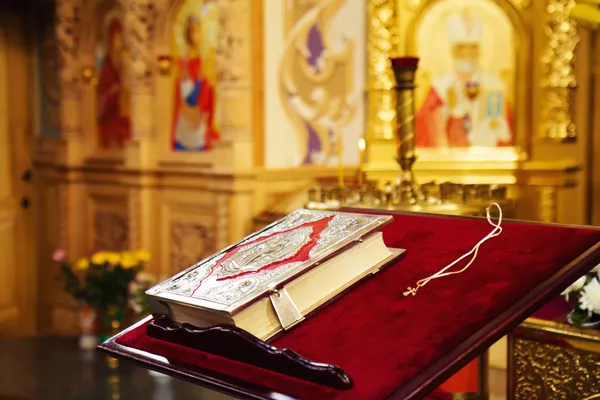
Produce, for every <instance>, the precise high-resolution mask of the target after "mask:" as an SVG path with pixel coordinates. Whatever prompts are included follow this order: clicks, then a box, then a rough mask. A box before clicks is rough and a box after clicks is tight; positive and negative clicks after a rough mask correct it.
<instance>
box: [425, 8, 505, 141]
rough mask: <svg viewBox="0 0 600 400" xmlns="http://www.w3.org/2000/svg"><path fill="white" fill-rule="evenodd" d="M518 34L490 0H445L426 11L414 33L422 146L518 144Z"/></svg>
mask: <svg viewBox="0 0 600 400" xmlns="http://www.w3.org/2000/svg"><path fill="white" fill-rule="evenodd" d="M513 35H514V34H513V27H512V24H511V22H510V20H509V18H508V17H507V16H506V14H505V13H504V11H503V10H502V9H501V8H500V7H498V6H497V5H496V4H495V3H494V2H492V1H489V0H485V1H481V0H452V1H450V0H443V1H440V2H438V3H436V4H435V5H433V6H432V7H430V8H429V9H428V10H427V11H426V14H425V15H424V16H423V17H422V20H421V22H420V24H419V25H418V30H417V33H416V45H417V54H418V55H419V57H420V58H421V67H420V68H421V69H422V71H421V75H420V76H419V77H418V78H417V79H418V82H417V84H418V85H419V86H420V87H421V92H418V96H417V101H418V102H419V98H420V103H421V104H420V106H418V109H417V114H416V134H417V136H416V143H417V146H418V147H425V148H449V147H452V148H456V147H462V148H465V147H485V148H490V147H491V148H494V147H502V146H512V145H513V143H514V121H513V93H514V86H515V82H514V70H515V55H516V51H515V44H514V36H513Z"/></svg>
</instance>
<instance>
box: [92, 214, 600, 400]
mask: <svg viewBox="0 0 600 400" xmlns="http://www.w3.org/2000/svg"><path fill="white" fill-rule="evenodd" d="M344 211H353V212H369V213H381V214H384V213H386V214H387V213H389V214H392V215H394V222H393V223H392V224H390V225H388V226H387V227H385V228H384V230H383V232H384V239H385V241H386V244H387V245H388V246H390V247H398V248H404V249H406V250H407V253H406V256H405V257H404V258H402V259H401V260H399V261H398V262H396V263H395V264H393V265H391V266H389V267H388V268H386V269H385V270H383V271H382V272H380V273H378V274H377V275H375V276H373V277H372V278H371V279H368V280H366V281H364V282H363V283H361V284H360V285H358V286H357V287H355V288H353V289H352V290H351V291H350V292H349V293H347V294H345V295H344V296H342V297H340V298H339V299H337V300H336V301H334V302H333V303H331V304H330V305H328V306H327V307H326V308H325V309H323V310H322V311H319V312H318V313H316V314H315V315H314V316H312V317H311V318H309V319H307V320H305V321H304V322H302V323H301V324H299V325H297V326H296V327H295V328H293V329H292V330H290V331H287V332H286V333H285V334H284V335H282V336H281V337H279V338H277V339H276V340H275V341H273V342H272V343H271V345H273V346H275V347H277V348H280V349H283V348H287V349H292V350H294V351H295V352H297V353H299V354H300V355H302V357H305V358H307V359H309V360H312V361H315V362H320V363H326V364H333V365H335V366H338V367H340V368H341V369H343V370H344V371H346V372H347V373H348V374H349V375H350V377H351V378H352V380H353V386H352V387H351V388H349V389H335V388H332V387H330V386H324V385H319V384H315V383H313V382H308V381H306V380H302V379H297V378H291V377H289V376H286V375H283V374H280V373H275V372H271V371H268V370H265V369H263V368H258V367H256V366H253V365H249V364H246V363H241V362H238V361H233V360H231V359H227V358H223V357H219V356H215V355H214V354H210V353H208V352H202V351H198V350H192V349H190V348H187V347H184V346H180V345H177V344H174V343H170V342H167V341H164V340H158V339H155V338H153V337H150V336H148V334H147V332H146V325H147V323H148V321H142V322H141V323H139V324H138V325H136V326H133V327H131V328H129V329H128V330H126V331H124V332H122V333H120V334H119V335H117V336H115V337H113V338H112V339H110V340H109V341H108V342H106V343H104V344H102V345H101V346H100V347H101V349H103V350H104V351H106V352H108V353H109V354H111V355H113V356H116V357H122V358H127V359H133V360H136V361H138V362H141V363H143V364H144V365H145V366H147V367H148V368H151V369H155V370H158V371H161V372H165V373H167V374H171V375H174V376H178V377H181V378H184V379H188V380H192V381H193V382H196V383H197V384H199V385H202V386H206V387H211V388H213V389H216V390H219V391H222V392H225V393H229V394H231V395H233V396H239V397H242V398H253V399H291V398H300V399H336V400H337V399H383V398H393V399H403V400H406V399H423V398H427V396H436V395H435V394H432V393H434V392H435V390H436V388H437V387H438V386H439V385H440V384H441V383H442V382H444V381H445V380H446V379H447V378H448V377H450V376H451V375H452V374H454V373H455V372H456V371H458V370H459V369H460V368H461V367H463V366H464V365H466V364H467V363H468V362H469V361H471V360H472V359H473V358H475V357H476V356H478V355H479V354H480V353H481V352H482V351H484V350H485V349H486V348H488V347H489V346H490V345H491V344H493V343H494V342H496V341H497V340H498V339H500V338H501V337H502V336H504V335H506V334H508V333H509V332H511V330H512V329H513V328H515V327H517V326H518V325H519V324H520V323H521V322H522V321H524V320H525V319H526V318H527V317H529V316H531V315H532V314H533V313H534V312H535V311H536V310H538V309H539V308H541V307H542V306H543V305H544V304H545V303H547V302H548V301H549V300H551V299H553V298H555V297H556V296H557V295H558V294H559V293H560V292H561V291H562V290H564V289H565V288H566V287H567V286H569V285H570V284H571V283H572V282H574V281H575V280H577V278H579V277H580V276H581V275H583V274H584V273H586V272H587V271H589V270H591V269H592V268H594V267H595V266H596V265H597V264H599V263H600V230H598V229H594V228H589V227H570V226H561V225H548V224H538V223H526V222H513V221H506V222H503V224H502V226H503V228H504V231H503V233H502V234H501V235H500V236H499V237H497V238H494V239H493V240H490V241H488V242H485V243H484V244H483V245H482V247H481V249H480V251H479V255H478V257H477V259H476V261H475V263H474V264H473V265H472V266H471V267H470V268H469V269H468V270H467V271H466V272H464V273H462V274H460V275H455V276H450V277H446V278H442V279H435V280H433V281H431V282H430V283H429V284H427V286H425V287H423V288H422V289H420V290H419V292H418V293H417V294H416V296H408V297H405V296H404V295H403V292H404V291H405V290H406V289H407V287H408V286H414V285H415V283H416V282H417V281H418V280H420V279H422V278H425V277H428V276H430V275H431V274H433V273H435V272H437V271H438V270H440V269H441V268H443V267H444V266H446V265H447V264H449V263H450V262H452V261H453V260H455V259H456V258H458V257H460V256H461V255H463V254H464V253H466V252H468V251H469V250H470V249H471V248H472V247H473V246H474V244H475V243H477V242H478V241H479V240H480V239H481V238H483V237H484V236H485V235H487V234H488V233H489V232H490V230H491V227H490V225H489V224H488V223H487V221H486V220H485V219H482V218H473V217H451V216H437V215H426V214H412V213H401V212H385V211H365V210H344ZM459 268H460V267H459ZM440 396H442V395H440ZM431 398H443V397H431Z"/></svg>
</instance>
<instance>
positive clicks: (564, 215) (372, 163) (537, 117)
mask: <svg viewBox="0 0 600 400" xmlns="http://www.w3.org/2000/svg"><path fill="white" fill-rule="evenodd" d="M490 1H493V2H494V3H495V4H497V5H498V6H499V7H500V8H501V9H502V10H503V12H504V13H505V14H506V16H507V17H508V19H509V20H510V21H511V23H512V24H513V27H514V32H515V35H516V38H515V43H516V46H517V47H516V81H517V86H516V89H515V93H514V101H515V132H516V141H515V147H513V148H496V149H489V150H485V151H471V150H469V151H465V150H460V149H446V150H444V151H439V150H437V149H424V148H417V162H416V163H415V166H414V172H415V174H416V176H417V179H418V180H419V181H420V182H429V181H437V182H445V181H452V182H457V183H461V184H484V183H492V184H499V185H509V192H510V194H511V196H517V200H518V201H517V205H518V207H517V216H518V217H519V218H525V219H543V220H546V221H550V220H552V221H555V222H556V221H558V222H572V223H584V222H585V216H584V213H583V212H579V213H578V212H576V211H574V210H573V209H572V208H571V209H569V208H568V207H565V203H564V201H565V199H566V197H565V196H564V195H563V194H564V193H571V194H574V193H575V194H576V196H578V197H581V196H584V192H585V187H584V184H585V180H584V177H585V172H581V168H582V166H583V161H584V158H585V156H584V154H585V150H584V145H577V146H571V147H570V148H568V149H566V148H562V150H561V149H559V148H558V147H551V146H548V145H546V144H543V143H542V142H540V141H539V137H540V136H539V134H535V133H534V132H536V131H537V132H540V129H546V130H547V129H549V127H554V128H551V129H554V131H556V130H557V129H558V128H556V127H558V126H559V125H560V124H562V125H564V126H574V125H573V124H574V122H575V120H576V119H577V118H579V119H585V118H586V117H585V115H589V110H587V108H588V106H587V104H588V103H589V101H590V99H589V96H587V94H585V93H581V96H579V94H578V96H579V97H578V98H577V99H574V101H575V102H577V103H578V104H579V103H581V104H582V107H579V108H577V111H578V113H579V115H576V114H575V108H574V107H573V102H571V103H568V102H561V103H560V104H558V103H556V102H554V103H553V107H554V108H553V109H552V112H544V110H545V109H547V105H548V104H550V103H549V102H548V101H547V100H548V96H547V94H548V93H549V92H548V91H544V90H542V88H541V87H540V86H538V85H536V84H535V82H537V81H541V80H542V78H544V79H543V80H544V82H552V83H553V84H555V83H556V76H558V74H563V75H564V78H563V79H562V80H560V81H559V82H560V84H561V85H562V86H565V85H567V83H569V85H571V86H572V85H573V83H574V80H575V75H576V74H579V75H580V76H585V75H584V74H585V72H584V71H586V68H585V67H582V66H581V65H579V66H578V68H579V71H577V70H576V69H573V60H574V59H575V54H577V57H579V58H578V60H580V64H581V63H583V64H585V60H586V58H589V53H586V52H587V50H586V49H583V48H582V49H579V48H578V49H575V45H576V44H577V40H578V37H579V32H578V31H577V30H576V29H575V25H574V23H573V22H572V20H571V19H570V18H568V4H567V3H568V1H567V0H556V1H555V0H548V1H547V2H537V3H534V2H531V1H529V0H490ZM438 2H439V0H396V1H394V2H391V1H371V2H369V9H368V12H369V23H370V24H369V33H368V35H369V45H368V48H367V60H368V69H367V72H368V76H367V81H368V82H369V85H368V93H367V97H368V99H369V104H368V109H369V110H371V111H370V112H369V114H368V118H369V120H368V122H367V133H368V135H367V159H368V162H367V163H366V165H365V166H364V170H365V172H366V175H367V177H368V179H373V180H378V181H394V180H396V179H397V178H398V176H399V168H398V166H397V164H396V161H395V160H394V158H395V143H394V142H393V140H392V139H393V136H392V134H391V132H393V126H394V123H395V120H396V115H395V110H394V99H393V98H392V95H391V94H390V91H389V90H387V91H385V90H384V91H383V92H385V93H387V97H385V96H384V95H382V94H381V93H382V90H381V89H382V88H383V89H390V88H391V85H390V86H386V85H388V84H389V83H390V80H389V77H390V75H389V74H390V73H391V68H390V66H389V63H387V64H386V63H384V62H382V60H383V59H384V58H385V56H386V55H387V56H389V55H390V54H394V53H396V55H399V56H400V55H415V32H416V27H417V24H418V23H419V21H420V20H421V19H422V18H423V15H424V13H425V12H427V10H428V9H429V8H430V7H432V6H433V5H435V4H437V3H438ZM392 3H394V5H395V7H394V6H393V5H392ZM563 3H564V4H563ZM396 10H398V11H396ZM540 13H545V14H546V17H547V18H534V17H535V16H536V15H538V14H540ZM373 16H383V17H382V18H376V17H373ZM561 18H562V19H561ZM393 21H396V23H395V26H394V23H393ZM556 21H560V22H561V24H562V25H556ZM563 22H564V24H563ZM386 24H387V25H386ZM556 26H558V27H559V28H555V27H556ZM560 29H565V32H564V33H561V32H562V31H561V30H560ZM546 34H548V35H550V36H549V37H546ZM544 53H545V54H546V58H545V59H544V60H542V58H541V56H542V54H544ZM536 56H537V57H540V58H538V59H537V60H536V59H535V57H536ZM532 57H533V58H532ZM545 61H549V62H551V63H553V66H554V67H555V68H553V69H544V62H545ZM382 68H383V70H382ZM589 73H590V71H589V68H587V74H588V75H589ZM565 82H566V83H565ZM563 83H564V85H563ZM546 86H547V85H546ZM567 86H568V85H567ZM568 90H569V91H571V89H568ZM552 91H553V92H552V93H554V94H555V93H556V91H555V90H554V89H552ZM559 106H560V107H559ZM558 118H560V119H561V121H562V122H560V123H559V122H557V119H558ZM587 118H589V117H587ZM542 127H544V128H542ZM382 132H389V134H385V133H382ZM577 133H578V135H580V136H582V140H586V139H585V137H586V136H587V135H588V133H587V132H585V124H584V125H583V126H581V127H580V129H579V130H578V131H577ZM557 146H565V145H562V144H557ZM467 171H468V172H467ZM573 186H577V189H572V188H573ZM533 187H535V190H532V189H533ZM520 196H527V198H521V197H520Z"/></svg>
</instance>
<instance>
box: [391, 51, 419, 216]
mask: <svg viewBox="0 0 600 400" xmlns="http://www.w3.org/2000/svg"><path fill="white" fill-rule="evenodd" d="M391 64H392V70H393V71H394V78H395V79H396V88H395V89H396V144H397V150H396V154H397V158H396V160H397V161H398V163H399V164H400V168H401V175H400V180H399V182H398V190H399V193H398V195H399V196H400V198H401V201H402V202H403V203H409V204H415V203H416V202H417V200H418V199H417V193H418V189H417V182H416V181H415V177H414V174H413V164H414V163H415V161H416V160H417V157H416V155H415V94H414V90H415V74H416V72H417V66H418V64H419V59H418V58H416V57H396V58H392V59H391Z"/></svg>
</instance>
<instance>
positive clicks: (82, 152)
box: [0, 0, 600, 399]
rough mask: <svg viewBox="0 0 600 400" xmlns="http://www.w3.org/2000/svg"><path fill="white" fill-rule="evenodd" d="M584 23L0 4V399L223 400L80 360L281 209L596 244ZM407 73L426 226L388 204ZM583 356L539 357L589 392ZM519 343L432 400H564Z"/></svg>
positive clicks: (299, 6) (434, 8) (541, 4)
mask: <svg viewBox="0 0 600 400" xmlns="http://www.w3.org/2000/svg"><path fill="white" fill-rule="evenodd" d="M599 14H600V9H599V8H598V2H596V1H594V0H587V1H584V0H581V1H579V0H578V1H574V0H539V1H533V0H288V1H283V0H85V1H84V0H28V1H24V0H23V1H8V0H4V1H2V4H1V5H0V399H67V398H68V399H105V398H106V399H109V398H111V399H117V398H121V399H134V398H135V399H139V398H157V399H159V398H160V399H169V398H173V399H188V398H189V399H196V398H198V399H220V398H226V397H225V396H224V395H220V394H218V393H216V392H209V391H208V390H205V389H202V388H198V387H195V386H193V385H191V384H188V383H184V382H183V381H178V380H176V379H174V378H169V377H166V376H164V375H160V374H154V373H149V372H148V371H146V370H144V369H142V368H140V367H135V366H133V365H130V364H127V363H124V362H121V363H117V362H116V361H114V360H109V359H106V358H105V357H104V356H102V355H101V354H98V353H95V352H94V351H91V350H86V349H89V348H92V347H93V345H94V344H95V343H97V341H98V340H102V338H103V337H105V336H103V335H106V334H109V333H110V332H111V331H114V329H116V328H123V327H125V326H126V325H128V324H130V323H132V322H133V321H135V320H136V319H139V318H140V317H141V315H143V314H144V312H146V311H145V310H144V307H143V297H142V299H141V300H139V301H138V302H137V303H136V301H135V299H134V297H135V296H136V295H137V294H139V293H141V292H143V288H144V287H145V286H144V285H148V284H151V282H156V281H157V280H161V279H165V278H167V277H169V276H171V275H173V274H175V273H177V272H179V271H181V270H183V269H185V268H187V267H189V266H191V265H192V264H194V263H196V262H197V261H199V260H201V259H203V258H205V257H208V256H209V255H211V254H213V253H214V252H216V251H217V250H219V249H221V248H223V247H225V246H227V245H229V244H231V243H233V242H235V241H237V240H239V239H241V238H242V237H244V236H245V235H247V234H249V233H251V232H252V231H254V230H256V229H258V228H259V227H262V226H265V225H266V224H268V223H270V222H272V221H274V220H276V219H277V218H279V217H280V216H283V215H285V214H287V213H289V212H291V211H293V210H295V209H297V208H301V207H315V208H336V207H337V206H339V205H344V204H350V205H353V206H359V207H377V208H392V209H399V210H408V211H416V212H420V211H424V212H434V213H435V212H441V213H444V214H456V215H479V216H481V215H485V213H484V210H485V205H487V204H489V203H490V202H491V201H492V200H495V201H498V202H501V203H502V204H503V206H505V207H506V212H507V213H508V214H509V216H510V217H511V218H515V219H521V220H530V221H543V222H551V223H563V224H577V225H600V158H599V157H597V156H596V155H597V154H599V153H600V118H599V117H598V115H599V113H598V107H600V79H598V78H597V77H598V71H599V69H600V64H599V63H598V54H600V40H599V38H598V30H597V28H598V23H600V15H599ZM401 56H415V57H418V58H419V64H418V69H417V72H416V78H415V83H416V88H415V89H414V97H415V103H414V108H415V112H414V115H412V116H411V117H414V122H415V133H416V136H415V138H414V145H415V146H416V151H415V154H416V162H415V163H414V166H412V164H411V171H412V172H413V173H414V179H415V181H416V182H418V184H420V186H419V187H418V190H419V193H420V194H421V195H422V196H423V198H424V199H425V202H424V204H423V205H422V206H419V205H418V204H415V203H414V202H408V203H405V202H403V201H402V199H399V198H397V197H396V196H395V193H396V192H395V190H396V186H395V183H394V182H395V181H396V179H398V178H399V177H400V176H401V172H402V171H404V172H406V168H407V167H405V166H403V165H400V164H401V163H399V159H397V156H399V154H400V153H399V149H400V147H401V143H400V144H399V138H398V135H397V133H398V132H397V129H399V128H398V126H397V122H398V121H399V120H400V118H399V115H397V108H396V97H395V91H394V87H395V86H396V80H395V79H394V75H393V73H392V69H391V67H390V60H389V59H390V57H401ZM93 257H96V259H102V260H101V261H102V262H104V261H106V262H107V263H110V260H111V257H113V258H115V259H116V260H118V259H119V258H118V257H121V258H120V260H121V261H120V262H121V264H122V266H123V268H124V269H128V268H132V271H135V274H132V275H131V276H130V277H129V278H126V279H125V278H123V279H125V281H123V282H125V283H123V284H122V285H121V283H122V281H119V282H118V283H114V284H115V285H117V286H118V285H121V286H122V288H126V290H127V291H126V294H127V296H128V297H127V299H125V300H123V299H122V300H123V301H122V302H121V303H122V305H125V306H124V307H121V308H120V309H118V310H115V309H111V308H110V307H106V304H107V303H106V302H107V301H108V300H106V301H105V300H98V301H99V302H100V303H102V301H104V302H105V303H102V304H101V305H99V306H97V307H95V306H94V304H95V303H94V304H89V303H91V302H92V301H91V300H90V301H87V302H86V300H85V299H87V297H85V296H86V295H83V294H81V293H80V292H77V290H76V289H73V288H74V286H69V283H68V282H71V283H72V284H73V285H75V283H73V281H69V279H70V278H69V277H71V275H70V272H69V271H72V270H74V271H75V273H74V275H73V276H75V275H77V274H80V275H79V276H81V274H82V273H83V274H85V271H86V269H87V268H90V267H89V262H91V263H94V258H93ZM126 260H127V261H126ZM117 263H118V262H117ZM70 268H71V269H70ZM59 278H60V279H59ZM107 279H108V278H107ZM110 279H112V278H110ZM117 279H121V278H115V281H114V282H117ZM77 282H79V283H81V282H80V281H77ZM111 284H112V283H111ZM122 288H121V289H122ZM99 290H100V289H99ZM102 290H104V289H102ZM115 290H117V289H115ZM124 293H125V292H124ZM110 295H111V293H104V292H102V293H100V295H99V296H100V297H102V296H104V297H102V299H105V298H108V297H109V296H110ZM557 301H558V302H560V301H562V299H558V300H557ZM565 304H566V302H565ZM559 307H564V305H562V306H559ZM599 313H600V311H599ZM526 323H529V325H527V326H525V327H524V329H530V330H533V331H536V330H539V331H544V329H546V331H547V330H548V329H550V328H548V326H546V325H544V323H542V322H539V321H538V322H536V321H535V320H528V321H526ZM536 324H537V325H536ZM552 329H554V331H556V329H560V330H561V332H562V333H563V336H564V335H567V336H568V335H571V336H568V337H570V338H575V337H579V338H580V339H581V335H580V334H579V333H578V332H580V331H579V328H578V327H575V326H572V324H571V325H569V324H568V323H561V324H560V325H557V326H554V325H552ZM578 335H579V336H578ZM588 336H589V337H588V338H587V339H586V340H587V341H586V343H587V345H586V346H581V347H577V348H578V349H579V350H577V352H576V353H573V350H572V349H568V350H565V349H563V348H561V347H556V348H552V349H550V350H548V349H546V350H545V351H548V353H547V360H552V359H556V357H560V356H561V355H562V356H564V357H567V358H573V357H581V360H584V359H585V360H587V361H586V362H587V363H588V364H585V363H583V362H578V367H577V368H580V369H579V370H578V371H579V372H581V371H587V372H586V373H590V374H592V375H591V376H592V378H591V379H592V380H593V379H594V378H593V376H595V377H597V378H598V379H600V376H599V375H598V371H600V356H599V355H598V354H600V350H599V349H600V334H598V335H596V336H594V334H591V335H588ZM573 340H574V339H573ZM527 346H536V344H535V343H529V342H528V343H524V342H522V341H521V342H520V341H519V339H515V338H513V337H510V336H509V337H508V338H504V339H502V340H501V341H500V342H498V343H496V344H495V345H494V346H493V347H492V348H491V349H490V350H489V351H487V352H486V353H484V354H482V355H481V356H480V357H479V358H478V359H476V360H474V361H473V362H472V363H471V364H469V365H467V366H466V367H465V368H464V369H463V370H462V371H461V372H460V373H458V374H457V375H456V376H454V377H452V378H451V379H450V380H449V381H448V382H446V383H445V384H444V385H442V388H443V389H444V390H446V391H448V392H451V393H454V394H455V395H454V397H455V398H474V399H475V398H477V399H487V398H489V399H504V398H514V399H532V398H534V397H527V394H526V393H531V392H527V390H526V389H527V387H525V386H523V385H528V384H529V383H527V382H529V381H527V380H523V379H520V378H522V377H523V376H525V375H524V374H533V375H531V376H534V375H535V376H538V377H539V376H541V378H539V379H538V378H535V379H533V378H532V380H531V381H534V382H537V383H536V385H538V386H540V387H542V386H543V387H547V388H549V389H545V390H547V391H546V392H545V393H546V394H547V396H548V397H545V398H557V399H562V398H572V397H569V396H566V397H565V393H572V392H569V391H568V390H571V389H568V390H567V389H565V387H566V386H565V385H567V384H566V383H565V384H564V385H563V386H560V385H556V384H554V386H552V384H550V383H548V382H551V378H548V379H546V378H544V373H543V371H542V370H544V368H541V367H540V368H541V369H539V370H535V367H534V364H535V363H533V361H531V360H530V359H528V358H527V354H529V353H527V352H528V351H529V352H535V347H527ZM540 348H541V347H540ZM553 357H554V358H553ZM535 365H538V366H539V363H538V364H535ZM590 371H591V372H590ZM594 371H595V372H594ZM567 372H568V373H569V374H573V373H576V372H574V371H567ZM579 372H577V373H579ZM594 373H595V374H596V375H593V374H594ZM511 377H512V378H511ZM507 380H510V382H512V383H511V384H510V385H509V384H507ZM526 381H527V382H526ZM597 382H598V380H596V384H591V385H590V384H586V383H584V384H581V385H580V386H579V389H578V390H580V392H577V393H578V394H579V395H581V397H578V398H584V397H586V396H591V395H594V394H598V393H600V388H599V387H598V385H597ZM520 385H521V386H520ZM544 385H548V386H544ZM524 393H525V394H524ZM461 396H463V397H461ZM573 398H574V397H573Z"/></svg>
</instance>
